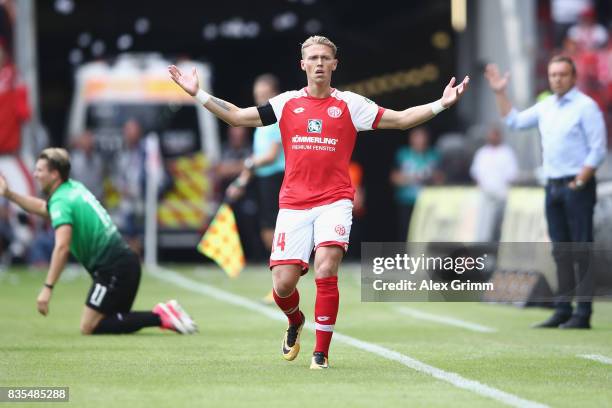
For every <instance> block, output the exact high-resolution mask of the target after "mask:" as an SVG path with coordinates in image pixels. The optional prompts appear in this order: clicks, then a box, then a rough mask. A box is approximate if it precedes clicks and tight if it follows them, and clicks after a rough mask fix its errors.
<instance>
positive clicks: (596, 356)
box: [576, 354, 612, 364]
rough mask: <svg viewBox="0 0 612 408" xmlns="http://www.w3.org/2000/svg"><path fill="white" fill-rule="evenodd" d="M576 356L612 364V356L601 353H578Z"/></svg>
mask: <svg viewBox="0 0 612 408" xmlns="http://www.w3.org/2000/svg"><path fill="white" fill-rule="evenodd" d="M576 357H580V358H586V359H587V360H593V361H597V362H598V363H604V364H612V358H610V357H606V356H602V355H601V354H578V355H577V356H576Z"/></svg>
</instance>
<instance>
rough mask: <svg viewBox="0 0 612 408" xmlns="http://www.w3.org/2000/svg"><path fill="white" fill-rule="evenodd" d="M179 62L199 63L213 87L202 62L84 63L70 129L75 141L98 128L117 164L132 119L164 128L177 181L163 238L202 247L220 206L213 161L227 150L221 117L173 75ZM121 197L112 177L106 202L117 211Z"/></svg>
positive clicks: (161, 219) (151, 57)
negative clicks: (171, 68) (221, 138)
mask: <svg viewBox="0 0 612 408" xmlns="http://www.w3.org/2000/svg"><path fill="white" fill-rule="evenodd" d="M172 63H174V64H176V65H177V66H179V67H180V68H181V69H182V70H191V69H192V67H196V68H197V70H198V73H199V76H200V86H201V87H202V88H203V89H205V90H208V91H209V92H210V83H211V80H210V78H211V73H210V68H209V67H208V65H206V64H203V63H200V62H194V61H169V60H166V59H164V58H162V57H161V56H160V55H157V54H122V55H119V56H118V57H117V58H116V59H114V60H112V61H100V62H91V63H87V64H84V65H82V66H81V67H79V68H78V69H77V71H76V84H75V90H74V98H73V102H72V106H71V110H70V118H69V128H68V134H69V139H70V141H72V140H73V139H74V138H75V137H78V136H79V135H80V134H82V133H83V131H85V130H90V131H92V132H93V134H94V135H95V139H96V149H98V151H100V152H101V153H102V154H103V156H104V158H105V162H106V164H107V167H111V168H112V166H113V160H115V158H116V153H117V152H118V151H119V150H121V148H122V145H123V138H122V127H123V125H124V123H125V122H126V121H127V120H129V119H132V118H134V119H136V120H137V121H138V122H139V123H140V125H141V127H142V129H143V130H144V132H145V135H146V134H155V135H157V137H158V139H159V147H160V152H161V156H162V158H163V160H164V163H165V164H166V170H167V173H168V174H169V175H170V176H171V179H172V181H173V183H172V184H171V186H172V187H171V189H170V190H169V191H168V192H166V194H164V195H163V197H162V198H160V201H159V203H158V210H157V219H158V232H159V236H158V245H159V247H160V248H195V246H196V244H197V242H198V240H199V238H200V236H201V232H202V230H203V228H204V227H205V226H206V225H208V223H209V218H210V216H211V214H212V213H213V212H214V210H215V209H216V206H217V203H215V202H214V201H213V200H214V195H213V193H214V191H213V188H214V183H213V180H212V177H213V176H212V172H211V165H212V164H214V163H216V162H217V161H218V160H219V157H220V143H219V131H218V127H217V121H216V118H215V117H214V116H213V115H212V114H211V113H210V112H208V111H207V110H206V109H204V108H203V107H202V106H200V105H199V104H198V103H197V102H196V101H194V99H193V98H191V97H190V96H189V95H187V94H186V93H185V92H184V91H183V90H182V89H180V88H179V87H178V86H177V85H176V84H175V83H174V82H173V81H172V80H171V79H170V77H169V74H168V71H167V67H168V65H170V64H172ZM120 200H121V198H120V196H119V195H118V193H117V192H116V191H115V190H114V189H113V186H112V183H111V181H110V177H109V178H107V181H106V182H105V197H104V201H105V205H106V206H107V207H108V209H109V211H110V212H111V214H112V212H113V208H115V207H116V206H117V205H118V204H119V202H120Z"/></svg>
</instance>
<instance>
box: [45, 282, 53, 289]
mask: <svg viewBox="0 0 612 408" xmlns="http://www.w3.org/2000/svg"><path fill="white" fill-rule="evenodd" d="M45 288H49V289H53V285H50V284H48V283H46V282H45Z"/></svg>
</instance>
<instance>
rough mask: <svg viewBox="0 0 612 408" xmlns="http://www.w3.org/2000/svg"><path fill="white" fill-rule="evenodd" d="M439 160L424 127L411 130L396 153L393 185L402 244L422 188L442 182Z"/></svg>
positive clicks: (398, 236)
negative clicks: (406, 143)
mask: <svg viewBox="0 0 612 408" xmlns="http://www.w3.org/2000/svg"><path fill="white" fill-rule="evenodd" d="M439 161H440V156H439V154H438V152H437V151H436V150H434V149H432V148H430V147H429V133H428V131H427V129H426V128H424V127H417V128H414V129H412V130H411V131H410V134H409V136H408V146H403V147H401V148H400V149H399V150H398V151H397V154H396V155H395V164H396V168H395V169H394V170H393V171H392V172H391V183H392V184H393V185H394V186H395V188H396V189H395V201H396V203H397V210H398V221H399V222H398V231H397V239H398V240H399V241H405V240H406V237H407V234H408V227H409V225H410V217H411V215H412V210H413V209H414V204H415V203H416V200H417V197H418V195H419V192H420V191H421V188H422V187H423V186H424V185H427V184H432V183H436V184H437V183H439V182H440V174H439V171H438V170H437V166H438V164H439Z"/></svg>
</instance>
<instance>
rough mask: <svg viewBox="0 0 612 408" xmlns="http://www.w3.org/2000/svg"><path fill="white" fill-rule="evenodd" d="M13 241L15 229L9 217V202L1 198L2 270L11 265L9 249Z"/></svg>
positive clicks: (0, 243) (0, 257) (0, 261)
mask: <svg viewBox="0 0 612 408" xmlns="http://www.w3.org/2000/svg"><path fill="white" fill-rule="evenodd" d="M12 241H13V228H12V227H11V222H10V217H9V202H8V200H6V199H5V198H4V197H0V270H1V269H2V268H4V267H7V266H9V265H10V263H11V252H10V250H9V247H10V245H11V242H12Z"/></svg>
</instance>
